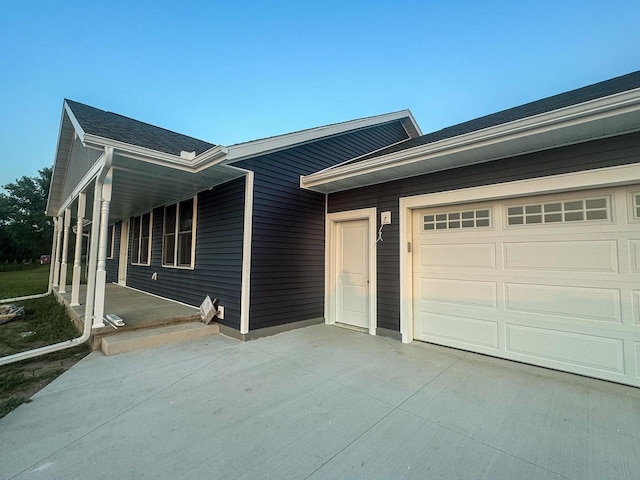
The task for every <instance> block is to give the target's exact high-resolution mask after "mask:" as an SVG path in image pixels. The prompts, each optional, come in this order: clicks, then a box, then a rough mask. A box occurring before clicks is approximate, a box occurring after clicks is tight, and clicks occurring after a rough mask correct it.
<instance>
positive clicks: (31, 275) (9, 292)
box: [0, 265, 49, 300]
mask: <svg viewBox="0 0 640 480" xmlns="http://www.w3.org/2000/svg"><path fill="white" fill-rule="evenodd" d="M48 284H49V265H38V266H37V267H35V268H33V269H31V270H22V271H15V272H2V271H0V300H1V299H3V298H13V297H21V296H24V295H34V294H36V293H44V292H46V291H47V286H48Z"/></svg>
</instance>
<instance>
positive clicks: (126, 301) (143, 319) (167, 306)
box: [60, 283, 199, 335]
mask: <svg viewBox="0 0 640 480" xmlns="http://www.w3.org/2000/svg"><path fill="white" fill-rule="evenodd" d="M86 292H87V286H86V285H84V284H83V285H80V302H81V304H80V306H77V307H72V308H73V310H74V312H75V313H76V315H77V316H78V317H79V318H81V319H82V318H84V307H85V306H84V303H85V299H86ZM60 295H61V296H62V298H63V299H64V301H65V302H66V303H67V305H69V304H70V303H71V287H67V291H66V292H65V293H63V294H60ZM104 313H105V315H106V314H109V313H115V314H116V315H118V316H120V317H121V318H122V319H123V320H124V321H125V323H126V326H125V327H122V328H120V329H119V330H120V331H127V330H134V329H139V328H149V327H158V326H162V325H169V324H172V323H179V322H189V321H197V320H199V317H198V315H199V314H198V309H197V308H194V307H190V306H187V305H182V304H180V303H177V302H172V301H171V300H166V299H164V298H160V297H156V296H154V295H150V294H148V293H145V292H141V291H138V290H134V289H132V288H127V287H123V286H121V285H117V284H115V283H108V284H107V285H106V286H105V308H104ZM113 332H114V329H113V328H112V327H110V326H106V327H103V328H98V329H95V330H94V333H95V334H96V335H104V334H111V333H113Z"/></svg>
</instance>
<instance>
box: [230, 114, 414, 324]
mask: <svg viewBox="0 0 640 480" xmlns="http://www.w3.org/2000/svg"><path fill="white" fill-rule="evenodd" d="M407 137H408V136H407V133H406V132H405V130H404V128H403V127H402V125H401V123H400V122H394V123H390V124H386V125H380V126H377V127H372V128H367V129H363V130H359V131H356V132H351V133H347V134H343V135H340V136H336V137H332V138H328V139H325V140H320V141H316V142H312V143H308V144H305V145H301V146H298V147H294V148H290V149H287V150H283V151H280V152H276V153H272V154H268V155H263V156H260V157H256V158H252V159H250V160H245V161H242V162H239V163H237V164H236V166H238V167H241V168H246V169H250V170H253V171H254V172H255V176H254V203H253V234H252V250H251V306H250V321H249V326H250V329H251V330H255V329H258V328H264V327H269V326H275V325H281V324H285V323H290V322H296V321H301V320H309V319H315V318H321V317H323V316H324V234H325V231H324V229H325V195H323V194H318V193H315V192H310V191H306V190H302V189H300V175H307V174H309V173H312V172H315V171H318V170H322V169H323V168H327V167H329V166H332V165H335V164H337V163H340V162H343V161H346V160H348V159H351V158H354V157H357V156H360V155H363V154H365V153H368V152H371V151H373V150H377V149H379V148H382V147H383V146H386V145H389V144H392V143H396V142H398V141H400V140H403V139H405V138H407Z"/></svg>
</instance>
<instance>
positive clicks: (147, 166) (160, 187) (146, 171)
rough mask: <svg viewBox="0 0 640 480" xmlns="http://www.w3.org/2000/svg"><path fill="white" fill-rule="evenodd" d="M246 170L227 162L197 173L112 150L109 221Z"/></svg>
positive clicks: (173, 199) (238, 174) (225, 179)
mask: <svg viewBox="0 0 640 480" xmlns="http://www.w3.org/2000/svg"><path fill="white" fill-rule="evenodd" d="M244 174H245V172H244V171H243V170H240V169H238V168H235V167H232V166H227V165H212V166H210V167H208V168H206V169H203V170H201V171H199V172H197V173H194V172H193V171H187V170H182V169H177V168H172V167H168V166H164V165H158V164H154V163H151V162H143V161H139V160H137V159H132V158H129V157H126V156H123V155H121V154H119V153H117V152H116V153H115V154H114V156H113V182H112V186H113V187H112V188H113V190H112V195H111V208H110V214H109V218H110V220H112V221H113V220H121V219H124V218H128V217H130V216H133V215H140V214H142V213H144V212H148V211H149V210H151V209H153V208H155V207H158V206H161V205H166V204H171V203H175V202H178V201H180V200H183V199H186V198H189V197H192V196H194V195H195V194H196V193H198V192H200V191H202V190H207V189H210V188H212V187H214V186H216V185H219V184H222V183H225V182H228V181H229V180H233V179H235V178H239V177H241V176H243V175H244Z"/></svg>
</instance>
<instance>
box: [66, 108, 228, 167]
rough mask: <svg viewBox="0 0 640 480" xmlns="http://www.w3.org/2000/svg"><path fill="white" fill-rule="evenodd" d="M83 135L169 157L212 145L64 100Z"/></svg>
mask: <svg viewBox="0 0 640 480" xmlns="http://www.w3.org/2000/svg"><path fill="white" fill-rule="evenodd" d="M65 102H66V103H67V105H68V106H69V108H70V109H71V111H72V112H73V115H74V117H75V118H76V120H77V121H78V124H79V126H80V128H82V130H83V132H84V133H88V134H91V135H95V136H97V137H102V138H107V139H110V140H116V141H118V142H123V143H127V144H129V145H135V146H138V147H143V148H148V149H150V150H155V151H158V152H163V153H168V154H171V155H177V156H179V155H180V152H182V151H185V152H196V155H198V154H200V153H202V152H205V151H207V150H209V149H211V148H213V147H215V145H213V144H211V143H208V142H205V141H202V140H198V139H197V138H193V137H189V136H187V135H182V134H180V133H176V132H172V131H171V130H166V129H164V128H160V127H156V126H154V125H150V124H148V123H144V122H140V121H138V120H134V119H133V118H129V117H125V116H123V115H119V114H117V113H112V112H107V111H105V110H100V109H98V108H95V107H90V106H89V105H85V104H83V103H80V102H75V101H73V100H65Z"/></svg>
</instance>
